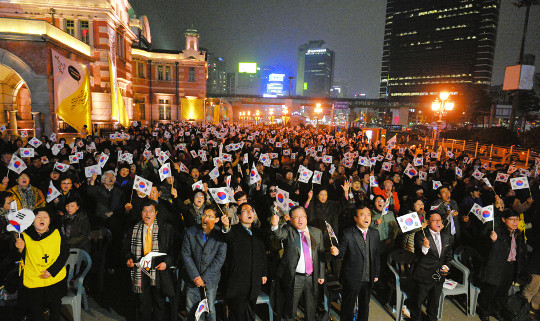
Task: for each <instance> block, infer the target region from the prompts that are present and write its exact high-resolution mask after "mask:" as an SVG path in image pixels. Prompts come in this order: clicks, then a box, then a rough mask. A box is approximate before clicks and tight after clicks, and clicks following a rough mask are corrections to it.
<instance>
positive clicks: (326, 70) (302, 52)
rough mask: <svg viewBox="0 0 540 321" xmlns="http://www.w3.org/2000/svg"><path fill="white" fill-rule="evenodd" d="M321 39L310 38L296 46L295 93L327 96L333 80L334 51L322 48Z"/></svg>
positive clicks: (306, 95)
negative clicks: (308, 40)
mask: <svg viewBox="0 0 540 321" xmlns="http://www.w3.org/2000/svg"><path fill="white" fill-rule="evenodd" d="M323 45H324V41H323V40H311V41H310V42H308V43H306V44H303V45H300V47H298V68H297V72H296V77H297V79H296V94H297V95H298V96H305V97H329V96H330V89H332V82H333V80H334V52H333V51H332V50H330V49H328V48H324V47H323Z"/></svg>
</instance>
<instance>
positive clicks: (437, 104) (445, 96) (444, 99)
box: [431, 91, 454, 151]
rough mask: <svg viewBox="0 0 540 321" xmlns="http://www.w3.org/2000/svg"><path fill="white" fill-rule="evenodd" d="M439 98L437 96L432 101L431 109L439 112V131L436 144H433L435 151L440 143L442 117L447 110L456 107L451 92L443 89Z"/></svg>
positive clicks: (436, 133)
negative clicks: (451, 99) (451, 98)
mask: <svg viewBox="0 0 540 321" xmlns="http://www.w3.org/2000/svg"><path fill="white" fill-rule="evenodd" d="M439 98H440V100H439ZM439 98H435V100H434V101H433V102H432V103H431V110H433V111H434V112H435V113H437V114H439V119H438V120H437V131H436V132H435V145H434V146H433V150H435V151H436V150H437V149H438V145H439V133H440V131H441V124H442V121H443V119H442V118H443V116H444V115H445V114H446V111H448V110H452V109H454V103H453V102H451V101H450V94H449V93H447V92H444V91H443V92H441V93H440V94H439Z"/></svg>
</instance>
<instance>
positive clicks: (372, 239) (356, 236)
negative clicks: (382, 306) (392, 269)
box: [331, 205, 380, 321]
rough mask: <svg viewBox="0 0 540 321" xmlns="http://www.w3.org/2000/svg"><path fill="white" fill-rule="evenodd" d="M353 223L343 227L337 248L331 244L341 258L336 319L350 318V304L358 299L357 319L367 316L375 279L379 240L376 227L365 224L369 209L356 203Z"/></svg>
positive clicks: (378, 270)
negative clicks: (339, 311)
mask: <svg viewBox="0 0 540 321" xmlns="http://www.w3.org/2000/svg"><path fill="white" fill-rule="evenodd" d="M354 221H355V222H356V226H351V227H349V228H347V229H345V231H343V234H342V237H341V241H340V243H339V249H338V248H337V247H335V246H332V248H331V253H332V255H334V256H337V257H338V258H343V264H342V266H341V273H340V277H339V279H340V283H341V285H342V286H343V293H342V298H343V299H342V302H343V304H342V306H341V314H340V319H341V320H343V321H349V320H350V321H352V320H353V317H354V307H355V304H356V302H357V301H358V318H357V320H362V321H363V320H365V321H367V320H368V318H369V300H370V297H371V287H372V286H373V283H375V282H377V281H378V280H379V272H380V242H379V231H377V229H375V228H372V227H369V225H370V224H371V210H370V209H369V208H368V207H366V206H365V205H360V207H359V208H358V209H357V210H356V215H355V216H354Z"/></svg>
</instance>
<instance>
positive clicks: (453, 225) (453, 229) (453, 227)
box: [450, 214, 456, 235]
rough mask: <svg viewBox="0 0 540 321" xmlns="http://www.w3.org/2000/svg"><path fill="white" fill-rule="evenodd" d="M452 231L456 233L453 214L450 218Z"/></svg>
mask: <svg viewBox="0 0 540 321" xmlns="http://www.w3.org/2000/svg"><path fill="white" fill-rule="evenodd" d="M450 215H452V214H450ZM450 233H451V234H452V235H454V234H456V225H455V224H454V217H453V216H452V217H451V218H450Z"/></svg>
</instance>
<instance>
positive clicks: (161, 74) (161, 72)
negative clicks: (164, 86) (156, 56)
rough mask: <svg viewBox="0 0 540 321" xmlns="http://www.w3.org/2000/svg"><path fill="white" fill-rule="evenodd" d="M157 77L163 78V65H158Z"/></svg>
mask: <svg viewBox="0 0 540 321" xmlns="http://www.w3.org/2000/svg"><path fill="white" fill-rule="evenodd" d="M157 79H158V80H163V65H158V67H157Z"/></svg>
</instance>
